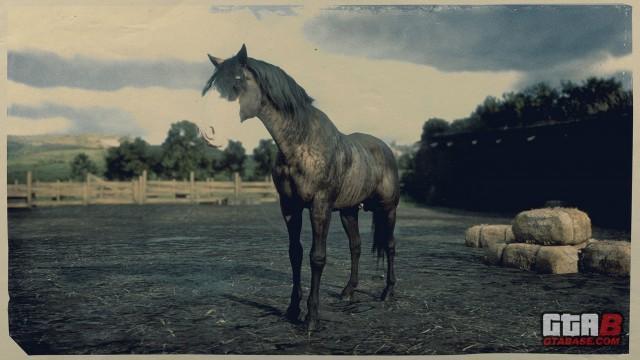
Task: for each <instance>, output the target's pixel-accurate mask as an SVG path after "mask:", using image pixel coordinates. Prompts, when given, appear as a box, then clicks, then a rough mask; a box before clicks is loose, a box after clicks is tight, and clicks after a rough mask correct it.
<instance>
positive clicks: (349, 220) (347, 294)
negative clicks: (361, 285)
mask: <svg viewBox="0 0 640 360" xmlns="http://www.w3.org/2000/svg"><path fill="white" fill-rule="evenodd" d="M340 220H341V221H342V227H343V228H344V231H345V232H346V233H347V237H348V238H349V250H350V251H351V274H350V275H349V280H348V281H347V285H346V286H345V287H344V289H343V290H342V293H341V294H340V297H341V298H342V299H346V300H348V301H350V302H351V301H353V292H354V290H355V288H356V287H357V286H358V263H359V261H360V231H359V229H358V208H357V207H355V208H349V209H345V210H341V211H340Z"/></svg>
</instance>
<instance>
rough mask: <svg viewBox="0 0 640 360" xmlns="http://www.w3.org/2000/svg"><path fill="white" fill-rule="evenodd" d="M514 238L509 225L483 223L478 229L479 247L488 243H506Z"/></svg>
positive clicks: (486, 245)
mask: <svg viewBox="0 0 640 360" xmlns="http://www.w3.org/2000/svg"><path fill="white" fill-rule="evenodd" d="M514 240H515V236H513V230H511V225H484V226H483V227H482V228H481V229H480V247H483V248H484V247H488V246H489V245H490V244H497V243H500V244H508V243H512V242H514Z"/></svg>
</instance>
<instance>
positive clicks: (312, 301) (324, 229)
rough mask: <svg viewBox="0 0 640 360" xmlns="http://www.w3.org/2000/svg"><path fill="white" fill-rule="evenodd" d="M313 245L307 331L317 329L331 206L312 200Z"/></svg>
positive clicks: (325, 202) (326, 202)
mask: <svg viewBox="0 0 640 360" xmlns="http://www.w3.org/2000/svg"><path fill="white" fill-rule="evenodd" d="M310 217H311V230H312V233H313V243H312V245H311V253H310V254H309V257H310V263H311V292H310V293H309V299H308V300H307V318H306V323H307V330H308V331H309V332H311V331H314V330H316V329H317V327H318V323H319V318H318V308H319V303H320V294H319V293H320V278H321V277H322V270H324V265H325V263H326V262H327V234H328V232H329V223H330V222H331V205H330V204H329V202H328V201H322V200H318V199H317V198H316V200H314V202H313V205H312V207H311V210H310Z"/></svg>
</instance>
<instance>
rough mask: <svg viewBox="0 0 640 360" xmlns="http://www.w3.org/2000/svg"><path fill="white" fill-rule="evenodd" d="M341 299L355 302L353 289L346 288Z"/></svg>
mask: <svg viewBox="0 0 640 360" xmlns="http://www.w3.org/2000/svg"><path fill="white" fill-rule="evenodd" d="M340 299H341V300H346V301H348V302H353V288H352V287H351V286H347V287H345V288H344V290H342V293H341V294H340Z"/></svg>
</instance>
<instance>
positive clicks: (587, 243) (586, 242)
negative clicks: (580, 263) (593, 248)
mask: <svg viewBox="0 0 640 360" xmlns="http://www.w3.org/2000/svg"><path fill="white" fill-rule="evenodd" d="M596 241H598V240H596V239H589V240H587V241H585V242H581V243H580V244H576V245H571V246H573V247H574V248H575V249H576V250H578V252H581V251H582V249H584V248H586V247H587V245H589V244H591V243H592V242H596Z"/></svg>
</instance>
